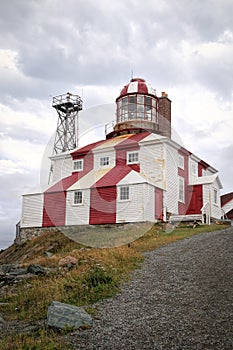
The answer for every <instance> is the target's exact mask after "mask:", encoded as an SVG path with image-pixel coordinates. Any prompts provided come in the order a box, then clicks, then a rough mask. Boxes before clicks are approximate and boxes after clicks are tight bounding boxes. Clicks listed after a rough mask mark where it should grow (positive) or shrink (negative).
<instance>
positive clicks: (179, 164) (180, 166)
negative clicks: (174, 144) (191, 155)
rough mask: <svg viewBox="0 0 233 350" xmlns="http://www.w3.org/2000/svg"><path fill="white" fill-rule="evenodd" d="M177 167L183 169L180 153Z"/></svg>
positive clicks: (182, 159)
mask: <svg viewBox="0 0 233 350" xmlns="http://www.w3.org/2000/svg"><path fill="white" fill-rule="evenodd" d="M178 167H179V168H180V169H184V156H182V154H178Z"/></svg>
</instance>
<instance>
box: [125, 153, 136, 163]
mask: <svg viewBox="0 0 233 350" xmlns="http://www.w3.org/2000/svg"><path fill="white" fill-rule="evenodd" d="M136 163H138V152H128V153H127V164H136Z"/></svg>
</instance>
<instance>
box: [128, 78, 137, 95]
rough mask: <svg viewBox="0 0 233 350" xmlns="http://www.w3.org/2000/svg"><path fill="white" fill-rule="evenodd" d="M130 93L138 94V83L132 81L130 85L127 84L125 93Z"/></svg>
mask: <svg viewBox="0 0 233 350" xmlns="http://www.w3.org/2000/svg"><path fill="white" fill-rule="evenodd" d="M130 92H138V81H132V83H130V84H129V86H128V89H127V93H130Z"/></svg>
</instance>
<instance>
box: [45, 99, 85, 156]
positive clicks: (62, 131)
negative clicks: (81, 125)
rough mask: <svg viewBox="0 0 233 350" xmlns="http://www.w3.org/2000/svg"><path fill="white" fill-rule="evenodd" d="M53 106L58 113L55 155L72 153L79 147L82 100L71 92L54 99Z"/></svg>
mask: <svg viewBox="0 0 233 350" xmlns="http://www.w3.org/2000/svg"><path fill="white" fill-rule="evenodd" d="M52 106H53V107H54V108H55V109H56V111H57V113H58V122H57V130H56V136H55V141H54V147H53V154H58V153H61V152H65V151H70V150H72V149H74V148H76V147H77V146H78V112H79V111H81V110H82V100H81V97H79V96H78V95H73V94H71V93H69V92H67V93H66V94H63V95H59V96H55V97H53V104H52Z"/></svg>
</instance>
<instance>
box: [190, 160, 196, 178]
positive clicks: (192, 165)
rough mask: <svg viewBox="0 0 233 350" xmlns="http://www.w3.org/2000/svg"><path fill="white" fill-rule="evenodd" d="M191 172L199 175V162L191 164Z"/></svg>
mask: <svg viewBox="0 0 233 350" xmlns="http://www.w3.org/2000/svg"><path fill="white" fill-rule="evenodd" d="M191 172H192V175H194V176H197V164H196V163H192V164H191Z"/></svg>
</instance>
